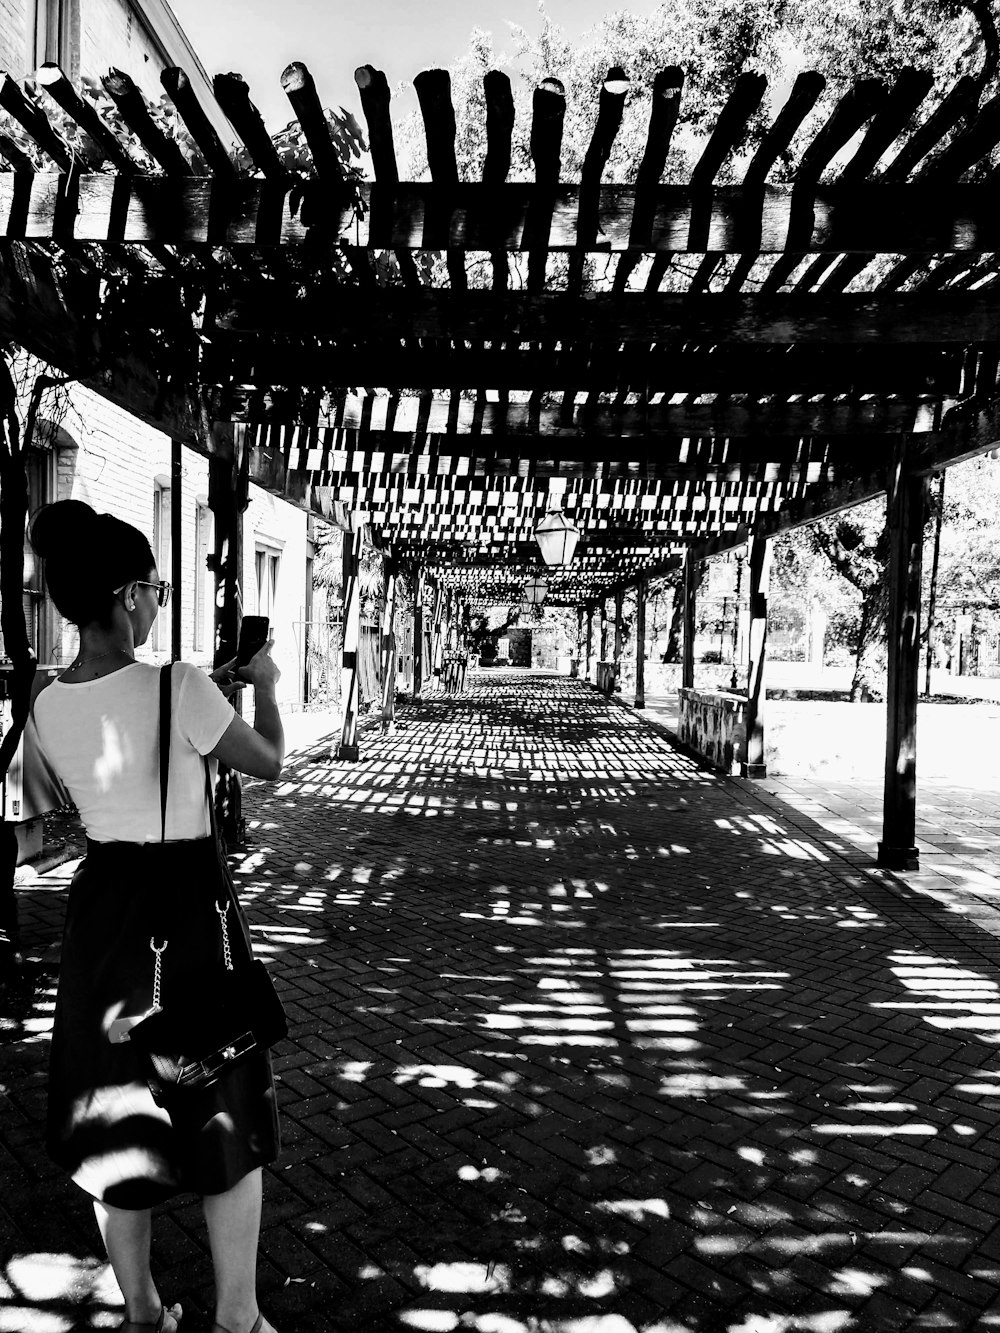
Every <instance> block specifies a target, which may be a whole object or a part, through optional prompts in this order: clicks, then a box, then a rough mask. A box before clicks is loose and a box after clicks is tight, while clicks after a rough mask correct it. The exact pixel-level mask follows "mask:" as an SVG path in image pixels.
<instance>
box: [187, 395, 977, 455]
mask: <svg viewBox="0 0 1000 1333" xmlns="http://www.w3.org/2000/svg"><path fill="white" fill-rule="evenodd" d="M219 406H220V408H221V403H220V405H219ZM950 406H952V403H951V402H948V401H944V402H942V400H941V399H940V398H938V397H933V398H932V397H921V398H919V399H916V400H913V399H911V400H908V401H899V400H896V401H892V402H887V401H886V400H885V399H884V398H882V397H879V398H877V399H871V400H867V401H864V400H863V401H860V402H857V401H855V402H831V401H826V402H793V403H784V402H778V403H757V402H749V403H742V402H737V401H734V400H733V399H732V398H731V397H727V398H725V399H724V400H723V401H721V402H713V403H703V404H701V403H695V404H692V403H689V402H683V403H671V402H666V403H663V402H660V403H649V402H645V403H642V404H637V405H636V406H634V407H624V408H615V407H613V406H607V405H601V406H599V407H597V408H594V407H593V406H591V404H590V403H589V402H584V403H568V404H564V405H563V406H561V407H558V408H539V407H537V406H536V405H534V404H531V403H503V402H497V403H491V402H486V401H484V400H483V399H477V400H475V401H470V400H469V399H468V398H463V397H462V396H461V395H460V393H458V392H457V391H456V392H455V393H454V394H451V395H449V396H447V397H443V396H435V395H432V394H422V395H421V396H419V397H406V398H398V397H395V396H391V397H365V398H362V397H359V396H357V395H354V394H347V395H345V396H344V397H343V398H342V399H341V401H339V402H337V403H335V404H331V405H330V407H329V408H328V409H327V410H326V411H325V412H324V413H322V414H319V415H317V413H316V411H315V407H313V408H312V410H311V412H309V414H308V416H307V415H306V412H304V411H303V410H302V409H300V408H298V406H297V405H293V406H290V408H289V409H288V410H282V408H281V406H280V405H277V406H276V405H275V404H274V403H273V402H271V403H269V404H266V405H265V404H259V405H258V404H256V403H254V402H253V400H251V401H250V402H247V403H246V406H245V407H244V408H242V409H239V408H238V407H237V406H236V405H235V403H234V405H233V406H232V407H231V408H230V420H233V421H246V422H267V423H273V424H278V423H289V424H290V423H296V422H303V421H304V422H305V424H307V425H308V426H310V427H318V428H319V429H320V430H329V431H338V432H357V434H358V436H359V438H360V440H362V441H371V442H372V444H373V445H376V446H377V447H378V448H379V449H380V450H387V449H388V450H393V451H394V452H397V453H398V452H404V451H405V450H406V445H405V440H406V439H407V438H410V439H411V440H412V441H413V442H414V443H415V442H417V441H419V440H422V439H425V438H426V437H427V436H430V435H441V436H447V437H448V438H450V439H453V438H454V437H456V436H467V435H468V436H475V437H477V438H478V437H486V436H495V437H521V436H524V437H528V438H530V439H533V440H537V441H545V440H549V441H555V440H572V439H593V440H599V441H604V440H611V439H626V438H631V437H639V438H645V439H655V438H657V437H668V438H669V437H671V436H672V437H675V438H677V439H691V438H692V437H698V438H700V439H708V438H710V437H713V436H714V437H724V438H728V437H730V436H744V437H751V436H758V437H760V438H762V439H773V438H775V437H776V436H789V435H790V436H793V437H795V438H800V437H802V436H804V435H851V436H859V435H884V434H886V432H890V433H892V434H900V433H902V434H919V433H925V432H929V431H932V430H933V429H934V427H935V425H936V422H937V420H938V419H939V413H940V411H941V410H946V409H947V408H949V407H950ZM213 415H215V414H214V413H213ZM215 419H216V420H218V419H221V418H220V417H219V416H218V415H216V416H215ZM331 443H333V441H331ZM345 443H346V441H345ZM334 447H336V445H335V444H334ZM369 447H370V446H369Z"/></svg>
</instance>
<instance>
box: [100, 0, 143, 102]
mask: <svg viewBox="0 0 1000 1333" xmlns="http://www.w3.org/2000/svg"><path fill="white" fill-rule="evenodd" d="M79 59H80V69H81V70H82V71H83V72H84V73H87V74H90V75H91V76H97V75H100V74H106V73H107V71H108V67H109V66H110V65H114V66H115V67H116V68H117V69H120V70H122V71H123V72H124V73H125V74H128V75H129V76H130V77H131V78H132V79H134V80H135V82H136V83H137V84H138V85H139V87H140V88H141V89H142V90H143V92H144V93H145V94H146V96H147V97H149V98H150V99H151V100H152V101H154V102H155V101H158V100H159V98H160V96H161V95H162V93H163V87H162V85H161V83H160V70H161V69H162V68H163V58H162V55H161V54H160V48H159V46H158V44H157V43H156V41H155V40H154V38H153V36H152V34H151V33H150V31H149V29H148V28H147V26H146V24H145V23H144V22H143V20H142V18H141V17H140V15H139V14H138V13H137V12H136V11H135V9H134V8H133V7H132V6H131V5H129V4H126V3H123V0H80V53H79Z"/></svg>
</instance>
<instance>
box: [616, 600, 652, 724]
mask: <svg viewBox="0 0 1000 1333" xmlns="http://www.w3.org/2000/svg"><path fill="white" fill-rule="evenodd" d="M618 599H619V608H620V606H621V600H620V599H621V593H619V594H618ZM618 637H619V636H618V635H617V634H616V635H615V660H616V661H617V657H618V650H619V643H618ZM635 706H636V708H645V707H646V580H645V579H644V578H642V577H640V578H639V581H638V582H637V583H636V585H635Z"/></svg>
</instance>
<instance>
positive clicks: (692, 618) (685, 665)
mask: <svg viewBox="0 0 1000 1333" xmlns="http://www.w3.org/2000/svg"><path fill="white" fill-rule="evenodd" d="M697 600H698V573H697V562H696V560H695V558H694V553H693V552H692V551H691V550H690V549H689V550H688V553H687V556H686V558H685V560H684V631H683V640H682V652H683V656H682V658H681V687H682V688H683V689H686V690H693V689H694V632H695V625H696V623H697V618H696V604H697Z"/></svg>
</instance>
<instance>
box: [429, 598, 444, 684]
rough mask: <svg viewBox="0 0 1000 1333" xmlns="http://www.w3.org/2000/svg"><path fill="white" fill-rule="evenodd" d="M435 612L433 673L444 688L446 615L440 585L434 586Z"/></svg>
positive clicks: (432, 638)
mask: <svg viewBox="0 0 1000 1333" xmlns="http://www.w3.org/2000/svg"><path fill="white" fill-rule="evenodd" d="M433 606H434V610H433V613H432V615H433V618H432V620H431V671H432V672H433V674H434V676H435V677H436V678H437V683H438V685H439V686H440V687H442V688H443V687H444V681H443V680H442V678H441V669H442V662H443V658H444V634H443V633H442V625H441V620H442V616H443V614H444V588H443V587H442V586H441V584H440V583H435V584H434V603H433Z"/></svg>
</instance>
